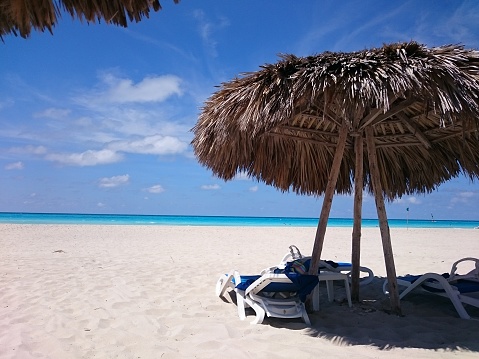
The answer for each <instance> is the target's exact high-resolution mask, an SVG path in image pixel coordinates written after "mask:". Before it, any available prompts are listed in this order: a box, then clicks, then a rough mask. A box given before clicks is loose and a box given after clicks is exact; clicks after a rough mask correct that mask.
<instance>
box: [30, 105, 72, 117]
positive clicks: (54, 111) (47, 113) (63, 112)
mask: <svg viewBox="0 0 479 359" xmlns="http://www.w3.org/2000/svg"><path fill="white" fill-rule="evenodd" d="M70 113H71V110H70V109H65V108H54V107H50V108H47V109H45V110H43V111H40V112H36V113H34V114H33V117H36V118H39V117H40V118H41V117H43V118H51V119H54V120H60V119H64V118H66V117H68V115H69V114H70Z"/></svg>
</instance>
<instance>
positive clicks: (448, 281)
mask: <svg viewBox="0 0 479 359" xmlns="http://www.w3.org/2000/svg"><path fill="white" fill-rule="evenodd" d="M469 261H471V262H473V263H474V269H473V270H471V271H470V272H468V273H466V274H458V273H457V267H458V265H459V264H460V263H463V262H469ZM398 286H400V287H406V289H405V290H403V291H402V292H401V293H400V295H399V299H400V300H401V299H403V298H404V297H405V296H406V295H407V294H408V293H411V292H412V291H413V290H414V289H416V288H420V289H422V290H424V291H426V292H428V293H432V294H435V295H439V296H442V297H446V298H448V299H449V300H450V301H451V302H452V304H453V305H454V308H455V309H456V311H457V314H459V316H460V317H461V318H463V319H471V316H470V315H469V314H468V313H467V311H466V309H465V308H464V304H469V305H472V306H474V307H477V308H479V259H477V258H471V257H467V258H463V259H460V260H458V261H456V262H455V263H454V264H453V265H452V268H451V271H450V272H449V273H444V274H442V275H441V274H438V273H425V274H422V275H407V276H403V277H398ZM383 292H384V293H385V294H388V282H387V280H386V281H385V282H384V284H383Z"/></svg>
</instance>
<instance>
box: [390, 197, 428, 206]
mask: <svg viewBox="0 0 479 359" xmlns="http://www.w3.org/2000/svg"><path fill="white" fill-rule="evenodd" d="M393 203H399V204H421V203H422V201H421V200H420V199H419V198H417V197H414V196H409V197H402V198H396V199H395V200H394V201H393Z"/></svg>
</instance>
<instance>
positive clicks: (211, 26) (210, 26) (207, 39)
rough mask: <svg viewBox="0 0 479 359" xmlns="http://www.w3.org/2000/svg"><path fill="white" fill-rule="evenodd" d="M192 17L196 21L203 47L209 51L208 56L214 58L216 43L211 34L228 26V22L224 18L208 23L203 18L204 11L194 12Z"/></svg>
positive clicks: (208, 21)
mask: <svg viewBox="0 0 479 359" xmlns="http://www.w3.org/2000/svg"><path fill="white" fill-rule="evenodd" d="M194 17H195V19H196V20H197V21H198V29H199V32H200V37H201V39H202V40H203V43H204V45H205V46H206V47H207V48H208V49H209V51H210V55H211V56H214V57H216V56H217V53H216V45H217V41H216V40H215V39H214V38H213V33H214V32H215V31H216V30H218V29H222V28H225V27H227V26H229V24H230V23H229V20H228V19H227V18H225V17H220V18H218V19H216V21H210V20H209V19H207V17H206V16H205V13H204V11H201V10H196V11H195V12H194Z"/></svg>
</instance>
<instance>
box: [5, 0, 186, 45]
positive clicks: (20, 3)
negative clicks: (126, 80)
mask: <svg viewBox="0 0 479 359" xmlns="http://www.w3.org/2000/svg"><path fill="white" fill-rule="evenodd" d="M173 1H174V2H175V3H178V2H179V0H173ZM160 9H161V5H160V2H159V1H158V0H100V1H92V0H0V37H2V36H4V35H7V34H14V35H20V36H22V37H24V38H27V37H28V36H29V35H30V33H31V31H32V29H35V30H39V31H45V30H48V31H50V32H51V33H52V31H53V27H54V26H55V24H56V23H57V22H58V18H59V17H60V14H61V12H62V11H65V12H67V13H69V14H70V15H71V16H72V17H74V18H78V19H80V20H86V21H87V22H95V21H100V20H103V21H104V22H105V23H108V24H114V25H119V26H123V27H126V26H127V24H128V21H136V22H139V21H140V20H141V19H143V18H144V17H146V18H148V17H149V14H150V11H151V10H154V11H158V10H160Z"/></svg>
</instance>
